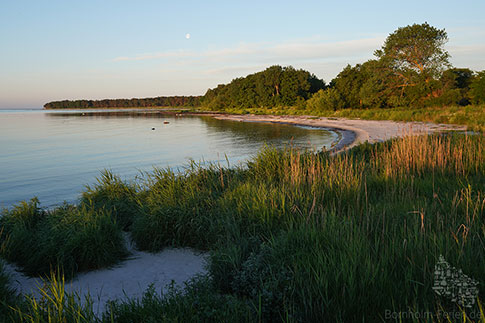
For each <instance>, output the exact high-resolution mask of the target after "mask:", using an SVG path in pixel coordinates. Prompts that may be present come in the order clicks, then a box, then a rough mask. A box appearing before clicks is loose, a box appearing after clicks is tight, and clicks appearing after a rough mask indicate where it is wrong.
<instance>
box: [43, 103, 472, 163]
mask: <svg viewBox="0 0 485 323" xmlns="http://www.w3.org/2000/svg"><path fill="white" fill-rule="evenodd" d="M42 110H44V111H56V112H57V111H59V112H61V111H63V109H46V108H44V109H42ZM68 110H76V111H78V110H79V111H82V110H90V111H92V110H120V111H127V110H132V111H144V110H145V111H151V112H158V113H160V114H167V115H174V116H199V117H211V118H214V119H218V120H229V121H238V122H263V123H280V124H288V125H293V126H306V127H313V128H321V129H326V130H331V131H335V132H336V133H337V134H338V135H339V139H338V141H337V142H336V143H335V144H333V145H332V148H331V149H330V150H329V151H330V153H331V154H337V153H340V152H343V151H345V150H347V149H350V148H352V147H354V146H356V145H358V144H361V143H364V142H369V143H376V142H382V141H386V140H389V139H393V138H398V137H403V136H406V135H420V134H431V133H437V132H445V131H466V130H467V126H466V125H455V124H443V123H439V124H438V123H432V122H421V121H392V120H364V119H347V118H331V117H317V116H312V115H301V116H300V115H257V114H231V113H225V112H222V111H191V110H190V108H184V107H177V108H175V107H174V108H168V107H147V108H116V107H111V108H93V109H85V108H78V109H68Z"/></svg>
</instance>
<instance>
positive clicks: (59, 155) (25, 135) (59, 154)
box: [0, 110, 337, 207]
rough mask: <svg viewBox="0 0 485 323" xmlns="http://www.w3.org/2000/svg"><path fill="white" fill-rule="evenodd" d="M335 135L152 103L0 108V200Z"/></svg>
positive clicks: (313, 143) (233, 159) (62, 191)
mask: <svg viewBox="0 0 485 323" xmlns="http://www.w3.org/2000/svg"><path fill="white" fill-rule="evenodd" d="M166 122H168V123H166ZM153 128H154V129H155V130H152V129H153ZM336 137H337V136H336V134H335V133H333V132H329V131H324V130H318V129H303V128H299V127H295V126H290V125H283V124H264V123H247V122H237V121H226V120H217V119H214V118H210V117H200V116H177V115H174V114H173V113H172V114H167V113H160V112H159V111H112V110H110V111H85V110H83V111H79V110H77V111H73V112H71V111H62V112H57V111H34V112H33V111H24V112H22V111H15V112H8V111H7V112H5V111H0V149H1V151H2V154H0V165H1V167H0V192H1V194H0V207H9V206H11V205H12V204H14V203H17V202H18V201H20V200H24V199H30V198H31V197H33V196H38V197H39V199H40V200H41V202H42V204H43V205H44V206H49V205H52V204H55V203H59V202H62V201H64V200H66V201H75V200H76V198H77V197H78V196H79V194H80V192H81V191H82V190H83V187H84V185H86V184H92V183H94V182H95V179H96V177H97V176H98V175H99V172H100V171H101V170H103V169H111V170H112V171H113V172H114V173H116V174H119V175H120V176H121V177H122V178H124V179H126V180H132V179H133V178H134V177H135V176H137V175H138V174H139V172H140V171H151V170H152V169H153V167H154V166H156V167H171V168H174V169H175V170H177V169H178V168H180V167H184V166H185V165H187V163H188V159H193V160H195V161H201V160H204V161H205V162H215V163H221V164H224V165H225V164H226V157H227V159H228V160H229V163H230V165H235V164H238V163H239V162H243V161H245V160H247V159H248V158H250V157H251V156H253V155H254V154H256V153H257V151H258V150H259V149H260V148H261V147H262V146H263V145H265V144H268V145H274V146H276V147H283V146H284V145H288V144H289V143H292V144H293V145H295V146H298V147H315V148H318V149H321V147H323V146H326V147H329V146H330V145H331V143H332V142H333V141H334V140H335V139H336Z"/></svg>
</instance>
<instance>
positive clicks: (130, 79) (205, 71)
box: [0, 0, 485, 109]
mask: <svg viewBox="0 0 485 323" xmlns="http://www.w3.org/2000/svg"><path fill="white" fill-rule="evenodd" d="M484 12H485V1H484V0H461V1H456V0H452V1H448V0H440V1H435V0H420V1H414V0H408V1H405V2H403V1H399V2H398V1H389V0H387V1H374V0H367V1H345V0H341V1H324V0H320V1H305V0H301V1H283V0H281V1H263V0H259V1H252V0H245V1H227V0H226V1H215V0H214V1H211V0H206V1H162V0H161V1H148V0H138V1H134V0H133V1H123V0H98V1H94V0H84V1H66V0H62V1H58V0H48V1H38V0H35V1H33V0H32V1H29V0H2V1H1V2H0V109H6V108H41V107H42V105H43V104H44V103H46V102H49V101H54V100H63V99H70V100H74V99H103V98H133V97H155V96H170V95H203V94H204V93H205V92H206V91H207V89H208V88H213V87H215V86H217V85H218V84H222V83H228V82H230V81H231V80H232V79H234V78H236V77H240V76H246V75H248V74H251V73H255V72H258V71H261V70H264V69H265V68H266V67H269V66H271V65H275V64H278V65H282V66H288V65H291V66H293V67H295V68H302V69H305V70H308V71H310V72H312V73H314V74H315V75H316V76H317V77H319V78H321V79H323V80H325V81H326V82H329V81H331V80H332V79H333V78H334V77H335V76H336V75H337V74H338V73H339V72H340V71H341V70H342V68H344V67H345V66H346V65H347V64H351V65H355V64H357V63H362V62H365V61H366V60H368V59H371V58H373V52H374V51H375V50H376V49H378V48H380V47H381V46H382V44H383V42H384V40H385V39H386V37H387V36H388V35H389V34H390V33H392V32H393V31H395V30H396V29H397V28H399V27H404V26H407V25H412V24H414V23H418V24H420V23H424V22H428V23H429V24H430V25H432V26H434V27H436V28H439V29H445V30H446V32H447V33H448V37H449V41H448V43H447V44H446V45H445V49H446V50H448V52H449V53H450V54H451V60H450V61H451V63H452V64H453V66H455V67H468V68H471V69H472V70H475V71H479V70H484V69H485V18H484V16H483V13H484ZM187 34H189V35H187Z"/></svg>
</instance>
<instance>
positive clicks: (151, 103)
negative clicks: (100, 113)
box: [44, 96, 201, 109]
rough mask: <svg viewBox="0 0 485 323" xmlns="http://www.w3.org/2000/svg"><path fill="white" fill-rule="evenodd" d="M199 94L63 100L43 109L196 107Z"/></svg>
mask: <svg viewBox="0 0 485 323" xmlns="http://www.w3.org/2000/svg"><path fill="white" fill-rule="evenodd" d="M200 99H201V97H200V96H159V97H156V98H143V99H137V98H133V99H104V100H72V101H71V100H63V101H53V102H49V103H46V104H44V108H45V109H89V108H139V107H142V108H149V107H198V106H200Z"/></svg>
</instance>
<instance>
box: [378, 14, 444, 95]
mask: <svg viewBox="0 0 485 323" xmlns="http://www.w3.org/2000/svg"><path fill="white" fill-rule="evenodd" d="M447 41H448V36H447V34H446V31H445V30H444V29H437V28H435V27H433V26H430V25H429V24H428V23H424V24H414V25H411V26H406V27H401V28H398V29H397V30H396V31H394V32H393V33H392V34H390V35H389V36H388V37H387V39H386V41H385V42H384V45H383V46H382V48H381V49H380V50H377V51H376V52H375V55H376V56H377V57H378V58H379V60H380V61H381V62H382V63H383V64H385V65H386V66H387V68H388V69H389V70H390V71H391V72H392V73H393V74H394V76H395V78H394V79H393V80H391V82H389V86H390V87H391V88H392V89H394V90H399V91H400V96H401V97H403V96H404V95H405V91H406V90H407V89H408V88H409V87H416V86H419V87H420V88H421V89H423V88H426V87H428V86H427V84H426V83H429V82H430V81H432V80H435V79H437V78H439V77H440V76H441V74H442V72H443V71H444V70H445V69H446V68H447V67H449V66H450V63H449V61H448V59H449V57H450V55H449V54H448V52H447V51H446V50H445V49H444V48H443V47H444V45H445V44H446V42H447ZM423 82H424V83H425V84H423ZM412 92H416V91H415V89H413V90H412Z"/></svg>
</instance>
